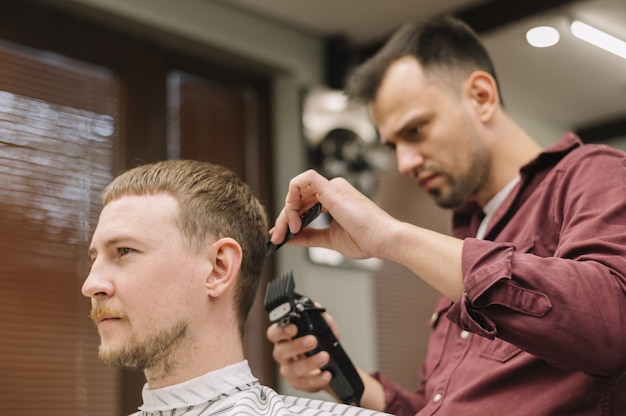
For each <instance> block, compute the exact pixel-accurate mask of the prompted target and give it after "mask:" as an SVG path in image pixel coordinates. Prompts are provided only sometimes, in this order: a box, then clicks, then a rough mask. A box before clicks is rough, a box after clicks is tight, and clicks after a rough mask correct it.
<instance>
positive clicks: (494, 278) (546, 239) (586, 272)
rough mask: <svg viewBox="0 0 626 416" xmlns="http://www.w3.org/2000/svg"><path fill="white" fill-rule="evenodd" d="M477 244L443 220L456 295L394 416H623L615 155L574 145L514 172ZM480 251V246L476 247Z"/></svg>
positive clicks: (396, 396) (469, 217) (625, 384)
mask: <svg viewBox="0 0 626 416" xmlns="http://www.w3.org/2000/svg"><path fill="white" fill-rule="evenodd" d="M520 174H521V181H520V182H519V184H518V185H517V186H516V188H515V189H514V190H513V191H512V192H511V193H510V194H509V195H508V197H507V198H506V200H505V201H504V202H503V203H502V205H501V206H500V207H499V208H498V209H497V211H496V213H495V214H494V217H493V218H492V220H491V222H490V225H489V228H488V230H487V234H486V236H485V240H477V239H475V238H472V236H474V235H476V231H477V229H478V225H479V222H480V218H481V215H482V212H481V210H480V208H479V207H478V206H477V205H475V204H473V203H469V204H466V205H465V206H463V207H461V208H460V209H458V210H456V211H455V213H454V221H453V225H454V227H453V228H454V235H455V236H456V237H459V238H464V239H465V242H464V245H463V281H464V285H465V293H464V294H463V297H462V298H461V299H459V300H458V301H457V302H454V303H451V302H450V301H449V300H446V299H445V298H441V299H440V300H439V302H438V304H437V309H436V312H435V314H434V315H433V319H432V322H431V324H432V334H431V337H430V340H429V345H428V353H427V356H426V360H425V362H424V365H423V367H422V385H421V387H420V389H419V390H418V391H417V392H415V393H410V392H407V391H404V390H402V389H400V388H399V387H398V386H397V385H395V384H394V383H393V382H391V381H390V380H389V379H387V378H386V377H385V376H383V375H382V374H380V373H375V374H374V376H375V377H376V378H377V379H379V380H380V381H381V382H382V383H383V386H384V387H385V391H386V399H387V408H386V409H385V410H386V411H387V412H390V413H394V414H398V415H420V416H422V415H432V414H440V415H455V416H456V415H464V416H469V415H481V416H489V415H498V416H511V415H536V416H543V415H564V416H574V415H612V416H615V415H626V155H624V153H622V152H620V151H617V150H615V149H612V148H609V147H607V146H602V145H585V146H582V143H581V142H580V140H579V139H578V138H577V137H576V136H574V135H573V134H567V135H565V136H564V137H563V138H562V139H561V140H560V141H559V142H558V143H557V144H556V145H554V146H552V147H551V148H549V149H547V150H546V151H544V152H543V153H542V154H541V155H540V156H539V157H538V158H537V159H535V160H534V161H533V162H531V163H529V164H528V165H526V166H524V167H523V168H522V169H521V172H520ZM487 240H491V241H487Z"/></svg>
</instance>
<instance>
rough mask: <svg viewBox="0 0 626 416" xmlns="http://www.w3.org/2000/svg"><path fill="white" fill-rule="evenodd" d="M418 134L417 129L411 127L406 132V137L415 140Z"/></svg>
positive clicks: (418, 130)
mask: <svg viewBox="0 0 626 416" xmlns="http://www.w3.org/2000/svg"><path fill="white" fill-rule="evenodd" d="M419 134H420V129H419V127H411V128H410V129H409V130H408V131H407V135H408V136H409V137H410V138H412V139H415V138H417V136H419Z"/></svg>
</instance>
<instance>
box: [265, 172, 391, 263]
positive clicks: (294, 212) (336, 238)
mask: <svg viewBox="0 0 626 416" xmlns="http://www.w3.org/2000/svg"><path fill="white" fill-rule="evenodd" d="M318 201H319V202H321V204H322V207H323V210H324V211H327V212H329V213H330V215H331V216H332V218H333V221H332V222H331V225H330V227H329V228H327V229H313V228H310V227H309V228H306V229H304V230H302V232H301V233H300V234H298V235H297V236H296V237H294V238H293V239H291V240H290V243H293V244H295V245H303V246H308V247H325V248H331V249H334V250H336V251H338V252H340V253H341V254H343V255H344V256H346V257H350V258H355V259H364V258H369V257H380V258H384V250H385V249H386V248H389V246H390V245H388V244H387V243H386V242H385V238H386V237H387V236H388V235H389V233H388V232H387V231H388V230H389V229H390V227H391V226H392V225H394V224H397V223H398V221H397V220H395V219H394V218H393V217H391V216H390V215H389V214H387V213H386V212H385V211H383V210H382V209H380V208H379V207H378V206H377V205H376V204H374V203H373V202H372V201H371V200H370V199H368V198H367V197H366V196H365V195H363V194H362V193H360V192H359V191H358V190H356V189H355V188H354V187H353V186H352V185H350V184H349V183H348V182H347V181H346V180H345V179H343V178H335V179H332V180H328V179H326V178H324V177H323V176H321V175H320V174H319V173H317V172H316V171H314V170H308V171H306V172H304V173H302V174H300V175H298V176H296V177H295V178H293V179H292V180H291V181H290V182H289V191H288V193H287V197H286V199H285V206H284V208H283V210H282V211H281V213H280V214H279V216H278V218H277V219H276V223H275V225H274V227H273V228H272V230H271V231H270V234H271V240H272V242H273V243H275V244H277V243H280V242H281V241H282V240H283V238H284V236H285V235H286V233H287V231H288V229H289V230H291V231H293V232H297V231H299V230H300V227H301V225H302V223H301V220H300V215H301V214H302V213H303V212H304V211H305V210H306V209H307V208H309V207H311V206H312V205H313V204H315V203H316V202H318Z"/></svg>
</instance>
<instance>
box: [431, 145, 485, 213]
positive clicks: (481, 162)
mask: <svg viewBox="0 0 626 416" xmlns="http://www.w3.org/2000/svg"><path fill="white" fill-rule="evenodd" d="M467 157H468V158H469V159H470V163H469V168H468V170H467V171H466V172H464V173H463V174H462V175H459V176H458V177H454V176H453V175H451V174H450V173H448V172H445V171H443V170H441V169H437V168H438V167H435V169H433V170H434V171H436V172H437V173H438V174H439V175H441V176H444V177H445V178H446V182H447V183H448V185H449V192H443V191H442V190H441V189H434V190H432V191H430V192H429V195H430V196H431V197H432V198H433V200H434V201H435V203H436V204H437V205H438V206H440V207H441V208H446V209H447V208H456V207H459V206H461V205H462V204H464V203H466V202H467V201H469V200H470V199H472V198H473V197H474V196H475V195H476V194H477V193H478V191H480V189H481V188H482V187H483V186H485V184H486V183H487V181H488V180H489V177H490V176H491V166H492V156H491V152H490V151H489V149H488V148H487V147H486V146H484V144H483V143H482V142H481V141H479V139H478V137H477V136H475V135H474V136H473V140H472V148H471V150H470V154H468V155H467Z"/></svg>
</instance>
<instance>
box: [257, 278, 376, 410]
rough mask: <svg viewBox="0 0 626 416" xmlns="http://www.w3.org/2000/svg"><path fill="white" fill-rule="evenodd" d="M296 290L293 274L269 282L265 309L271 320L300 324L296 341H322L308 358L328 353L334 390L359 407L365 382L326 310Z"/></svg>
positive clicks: (284, 323)
mask: <svg viewBox="0 0 626 416" xmlns="http://www.w3.org/2000/svg"><path fill="white" fill-rule="evenodd" d="M294 288H295V283H294V280H293V273H292V272H291V271H290V272H288V273H285V274H284V275H283V276H282V277H280V278H278V279H274V280H273V281H271V282H270V283H269V285H268V286H267V292H266V294H265V310H266V311H267V312H268V313H269V319H270V321H271V322H272V323H276V322H278V323H279V324H281V325H286V324H288V323H294V324H296V326H297V327H298V333H297V335H296V336H295V337H296V338H299V337H302V336H304V335H308V334H311V335H314V336H315V337H316V338H317V340H318V345H317V348H316V349H315V350H313V351H310V352H308V353H307V355H313V354H315V353H317V352H319V351H322V350H324V351H327V352H328V353H329V354H330V361H329V363H328V364H327V365H326V366H324V367H323V368H322V370H327V371H330V372H331V373H332V376H333V377H332V379H331V381H330V387H331V388H332V389H333V391H334V392H335V394H337V396H338V397H339V399H340V400H341V401H342V402H343V403H346V404H353V405H356V406H358V405H359V404H360V401H361V396H362V395H363V390H364V386H363V381H362V380H361V377H360V376H359V374H358V372H357V370H356V368H355V367H354V364H352V361H350V358H349V357H348V355H347V354H346V352H345V351H344V350H343V348H342V347H341V344H340V343H339V341H338V340H337V338H336V337H335V335H334V334H333V332H332V330H331V329H330V327H329V326H328V323H327V322H326V320H325V319H324V317H323V316H322V313H323V312H324V311H325V309H322V308H318V307H317V306H316V305H315V303H314V302H313V301H312V300H311V299H310V298H308V297H306V296H302V295H299V294H298V293H296V292H294Z"/></svg>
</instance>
